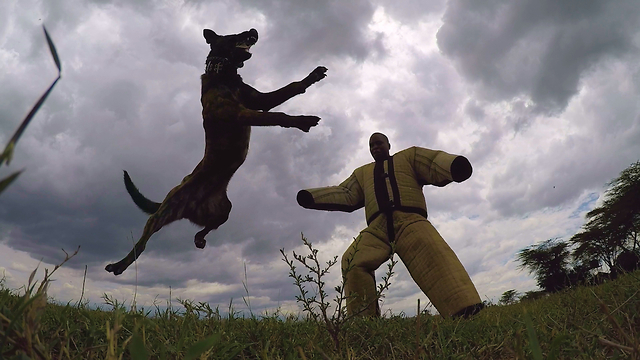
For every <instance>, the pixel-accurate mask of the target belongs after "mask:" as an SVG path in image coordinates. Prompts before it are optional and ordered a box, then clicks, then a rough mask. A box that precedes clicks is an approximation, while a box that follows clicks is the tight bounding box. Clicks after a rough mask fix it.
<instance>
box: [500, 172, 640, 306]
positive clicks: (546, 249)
mask: <svg viewBox="0 0 640 360" xmlns="http://www.w3.org/2000/svg"><path fill="white" fill-rule="evenodd" d="M607 185H608V188H607V190H606V191H605V193H604V199H603V202H602V204H601V205H600V206H598V207H596V208H594V209H593V210H591V211H589V212H588V213H587V214H586V222H585V224H584V225H583V226H582V228H581V230H580V231H579V232H578V233H577V234H575V235H573V236H572V237H571V238H570V239H569V240H568V241H566V240H563V239H560V238H554V239H549V240H546V241H543V242H541V243H538V244H534V245H531V246H529V247H526V248H524V249H522V250H520V251H519V252H518V253H517V254H516V259H517V261H518V262H519V265H518V268H519V269H521V270H523V269H526V270H528V271H529V273H530V274H533V275H534V278H535V280H536V283H537V285H538V287H539V288H540V289H541V291H530V292H528V293H525V295H524V296H522V299H527V298H535V297H537V296H540V295H543V294H546V293H553V292H558V291H560V290H563V289H567V288H570V287H573V286H578V285H589V284H599V283H601V282H602V281H604V280H607V279H613V278H616V277H617V276H618V275H619V274H621V273H623V272H628V271H633V270H636V269H638V268H639V267H640V244H639V242H640V239H639V238H638V232H639V231H640V161H637V162H635V163H633V164H631V165H630V166H629V167H628V168H626V169H625V170H623V171H622V172H621V173H620V176H618V177H617V178H616V179H614V180H612V181H611V182H610V183H608V184H607ZM518 297H519V294H518V293H517V291H516V290H514V289H512V290H508V291H506V292H505V293H503V294H502V297H501V299H500V301H499V303H500V304H503V305H506V304H510V303H513V302H516V301H517V298H518Z"/></svg>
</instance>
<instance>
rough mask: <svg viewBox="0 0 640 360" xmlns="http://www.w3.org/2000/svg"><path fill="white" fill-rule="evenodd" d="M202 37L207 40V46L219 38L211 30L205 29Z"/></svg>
mask: <svg viewBox="0 0 640 360" xmlns="http://www.w3.org/2000/svg"><path fill="white" fill-rule="evenodd" d="M202 35H204V38H205V39H206V40H207V44H211V42H213V40H214V39H215V38H217V37H219V36H218V34H216V33H215V31H213V30H211V29H204V30H203V31H202Z"/></svg>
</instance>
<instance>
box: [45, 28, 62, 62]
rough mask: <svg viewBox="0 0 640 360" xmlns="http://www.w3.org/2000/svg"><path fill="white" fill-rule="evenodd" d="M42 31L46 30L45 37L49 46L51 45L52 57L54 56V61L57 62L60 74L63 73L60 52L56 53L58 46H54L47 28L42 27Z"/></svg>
mask: <svg viewBox="0 0 640 360" xmlns="http://www.w3.org/2000/svg"><path fill="white" fill-rule="evenodd" d="M42 29H43V30H44V36H45V37H46V38H47V44H49V50H50V51H51V56H53V61H55V62H56V66H57V67H58V73H60V72H62V67H61V66H60V58H58V52H57V51H56V46H55V45H53V41H51V37H50V36H49V33H48V32H47V28H46V27H45V26H44V24H43V25H42Z"/></svg>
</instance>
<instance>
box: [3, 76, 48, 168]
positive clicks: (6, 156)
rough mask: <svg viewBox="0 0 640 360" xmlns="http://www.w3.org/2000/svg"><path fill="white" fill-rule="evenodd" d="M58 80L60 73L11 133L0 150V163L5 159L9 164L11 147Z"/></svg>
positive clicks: (14, 144)
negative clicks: (16, 128)
mask: <svg viewBox="0 0 640 360" xmlns="http://www.w3.org/2000/svg"><path fill="white" fill-rule="evenodd" d="M58 80H60V75H58V78H57V79H56V80H55V81H54V82H53V84H51V86H49V89H47V91H46V92H45V93H44V94H43V95H42V96H41V97H40V100H38V102H37V103H36V104H35V105H34V106H33V108H32V109H31V111H30V112H29V114H27V117H25V118H24V120H22V124H20V127H18V130H16V132H15V133H14V134H13V136H12V137H11V140H9V143H8V144H7V147H6V148H5V149H4V151H3V152H2V155H0V164H2V162H3V161H6V163H7V165H9V163H10V162H11V158H12V157H13V149H14V148H15V146H16V143H17V142H18V139H20V136H21V135H22V133H23V132H24V130H25V129H26V127H27V125H29V123H30V122H31V119H33V117H34V115H35V114H36V112H37V111H38V110H39V109H40V107H41V106H42V104H43V103H44V101H45V100H46V99H47V96H49V93H50V92H51V90H52V89H53V87H54V86H55V84H56V83H57V82H58Z"/></svg>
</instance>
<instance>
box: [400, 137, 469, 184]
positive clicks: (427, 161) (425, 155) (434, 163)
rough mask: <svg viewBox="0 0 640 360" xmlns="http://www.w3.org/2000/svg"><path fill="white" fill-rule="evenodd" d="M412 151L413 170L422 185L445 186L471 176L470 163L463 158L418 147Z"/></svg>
mask: <svg viewBox="0 0 640 360" xmlns="http://www.w3.org/2000/svg"><path fill="white" fill-rule="evenodd" d="M412 149H414V151H415V157H414V162H413V164H414V170H415V172H416V175H417V176H418V179H419V180H420V183H421V184H422V185H435V186H445V185H447V184H449V183H451V182H452V181H455V182H462V181H464V180H466V179H468V178H469V177H470V176H471V173H472V171H473V170H472V167H471V163H469V160H467V158H465V157H464V156H459V155H454V154H449V153H447V152H444V151H441V150H431V149H425V148H420V147H413V148H412Z"/></svg>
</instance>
